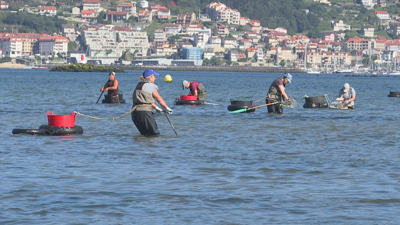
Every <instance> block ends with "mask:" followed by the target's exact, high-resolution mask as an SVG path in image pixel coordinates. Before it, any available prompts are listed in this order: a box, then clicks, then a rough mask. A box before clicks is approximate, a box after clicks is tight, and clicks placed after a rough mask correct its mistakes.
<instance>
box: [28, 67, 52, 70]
mask: <svg viewBox="0 0 400 225" xmlns="http://www.w3.org/2000/svg"><path fill="white" fill-rule="evenodd" d="M31 69H37V70H48V69H49V68H48V67H45V66H34V67H32V68H31Z"/></svg>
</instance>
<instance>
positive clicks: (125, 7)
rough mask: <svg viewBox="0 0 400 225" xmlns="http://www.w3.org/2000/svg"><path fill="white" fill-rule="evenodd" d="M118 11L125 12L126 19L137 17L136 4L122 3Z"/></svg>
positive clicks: (118, 6)
mask: <svg viewBox="0 0 400 225" xmlns="http://www.w3.org/2000/svg"><path fill="white" fill-rule="evenodd" d="M117 11H125V12H126V18H127V19H129V17H131V16H136V3H134V2H133V3H130V2H122V3H119V4H118V5H117Z"/></svg>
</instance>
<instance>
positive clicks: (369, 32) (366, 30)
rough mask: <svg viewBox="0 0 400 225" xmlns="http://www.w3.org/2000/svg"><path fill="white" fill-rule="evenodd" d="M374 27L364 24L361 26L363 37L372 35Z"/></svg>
mask: <svg viewBox="0 0 400 225" xmlns="http://www.w3.org/2000/svg"><path fill="white" fill-rule="evenodd" d="M374 31H375V28H374V27H372V26H369V25H365V26H362V27H361V34H362V35H364V36H365V37H374V36H375V34H374Z"/></svg>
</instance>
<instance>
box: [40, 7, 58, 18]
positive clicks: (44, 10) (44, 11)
mask: <svg viewBox="0 0 400 225" xmlns="http://www.w3.org/2000/svg"><path fill="white" fill-rule="evenodd" d="M39 13H40V14H41V15H50V16H55V15H57V8H56V7H55V6H43V7H41V8H40V10H39Z"/></svg>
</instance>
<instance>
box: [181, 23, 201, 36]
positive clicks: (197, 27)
mask: <svg viewBox="0 0 400 225" xmlns="http://www.w3.org/2000/svg"><path fill="white" fill-rule="evenodd" d="M202 29H203V27H202V25H201V24H186V25H185V29H184V32H185V33H186V34H188V35H190V36H192V35H193V34H196V33H199V32H200V31H201V30H202Z"/></svg>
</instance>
